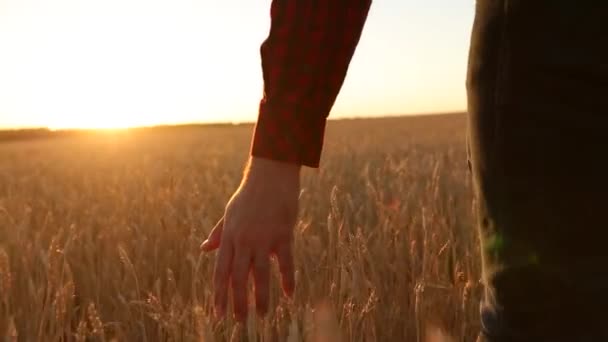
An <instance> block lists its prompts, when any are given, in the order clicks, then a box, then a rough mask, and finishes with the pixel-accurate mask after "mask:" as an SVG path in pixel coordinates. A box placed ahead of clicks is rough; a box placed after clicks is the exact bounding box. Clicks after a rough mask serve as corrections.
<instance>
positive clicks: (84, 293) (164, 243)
mask: <svg viewBox="0 0 608 342" xmlns="http://www.w3.org/2000/svg"><path fill="white" fill-rule="evenodd" d="M464 127H465V121H464V117H463V116H461V115H453V116H442V117H427V118H415V119H399V118H395V119H377V120H356V121H344V122H333V123H331V124H330V125H329V129H328V135H327V144H326V148H325V151H324V158H323V162H322V167H321V169H319V170H307V171H306V172H305V174H304V180H303V191H302V195H301V197H302V202H301V203H302V204H301V215H300V221H299V222H298V224H297V227H296V234H295V235H296V239H295V258H296V265H297V269H298V271H297V290H296V296H295V299H294V301H293V302H291V303H288V302H286V301H285V300H284V299H283V298H281V297H280V295H279V293H280V292H279V289H278V287H277V282H276V279H275V281H274V284H273V289H272V291H273V296H272V299H273V301H274V302H273V303H272V304H273V305H275V306H276V310H274V311H273V312H272V313H271V314H270V315H269V316H268V317H266V318H265V319H264V320H259V319H257V318H255V317H254V316H253V315H252V316H251V317H250V319H249V322H248V323H247V325H246V326H238V325H236V324H235V323H234V322H233V321H231V320H228V321H223V322H217V321H215V320H214V319H213V318H212V316H211V315H210V312H211V310H210V301H211V295H212V288H211V273H212V266H213V262H214V256H203V255H201V254H200V253H199V250H198V245H199V244H200V242H201V241H202V240H203V238H204V237H205V236H206V233H207V232H208V230H209V229H210V228H211V227H212V226H213V225H214V223H215V221H216V220H217V219H218V218H219V217H220V215H221V213H222V209H223V206H224V204H225V202H226V200H227V199H228V197H229V196H230V194H231V193H232V191H234V189H235V187H236V186H237V184H238V182H239V180H240V175H241V170H242V165H243V163H244V161H245V159H246V158H247V153H248V144H249V138H250V134H251V126H238V127H225V128H222V127H202V128H196V127H193V128H184V129H181V130H179V131H174V130H167V131H163V130H154V131H150V132H148V131H136V132H122V133H113V134H110V133H108V134H98V135H91V136H83V137H72V138H65V139H51V140H38V141H23V142H13V143H3V144H0V340H2V338H6V340H7V341H17V340H18V341H241V340H246V341H290V342H292V341H294V342H295V341H337V340H344V341H438V340H444V341H471V340H474V338H475V336H476V334H477V331H478V324H477V318H478V317H477V303H478V300H479V294H480V286H479V261H478V253H477V239H476V236H475V228H474V225H473V219H472V198H471V193H470V192H471V191H470V188H471V186H470V181H469V175H468V173H467V168H466V155H465V147H464V134H465V129H464Z"/></svg>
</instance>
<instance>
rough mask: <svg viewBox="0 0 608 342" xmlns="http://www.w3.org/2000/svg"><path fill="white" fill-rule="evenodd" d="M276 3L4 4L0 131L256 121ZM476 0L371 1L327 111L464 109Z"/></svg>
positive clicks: (79, 0)
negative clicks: (263, 52)
mask: <svg viewBox="0 0 608 342" xmlns="http://www.w3.org/2000/svg"><path fill="white" fill-rule="evenodd" d="M269 8H270V0H263V1H255V0H213V1H211V0H53V1H48V0H0V128H15V127H40V126H45V127H51V128H73V127H78V128H108V127H126V126H134V125H154V124H175V123H187V122H218V121H222V122H225V121H228V122H241V121H254V120H255V119H256V116H257V106H258V102H259V100H260V97H261V93H262V76H261V67H260V55H259V46H260V44H261V43H262V41H263V40H264V39H265V38H266V36H267V34H268V29H269V25H270V18H269ZM473 13H474V0H376V1H374V3H373V4H372V8H371V10H370V14H369V18H368V21H367V23H366V26H365V29H364V32H363V35H362V37H361V41H360V44H359V46H358V48H357V51H356V53H355V57H354V58H353V61H352V63H351V67H350V69H349V73H348V76H347V78H346V81H345V84H344V87H343V88H342V91H341V93H340V95H339V97H338V100H337V102H336V104H335V106H334V108H333V110H332V114H331V117H332V118H338V117H352V116H373V115H386V114H409V113H430V112H446V111H459V110H464V108H465V104H466V101H465V99H466V98H465V87H464V85H465V72H466V60H467V53H468V43H469V35H470V29H471V25H472V21H473Z"/></svg>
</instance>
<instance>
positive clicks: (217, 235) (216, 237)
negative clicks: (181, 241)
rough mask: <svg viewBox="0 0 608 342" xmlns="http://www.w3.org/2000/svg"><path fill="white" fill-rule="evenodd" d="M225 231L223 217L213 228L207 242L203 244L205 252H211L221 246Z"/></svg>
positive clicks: (202, 247)
mask: <svg viewBox="0 0 608 342" xmlns="http://www.w3.org/2000/svg"><path fill="white" fill-rule="evenodd" d="M223 231H224V218H223V217H222V218H221V219H220V220H219V221H218V223H217V224H216V225H215V227H213V229H212V230H211V233H210V234H209V237H208V238H207V240H205V241H203V243H202V244H201V249H202V250H203V252H210V251H212V250H215V249H216V248H218V247H219V246H220V242H221V241H222V232H223Z"/></svg>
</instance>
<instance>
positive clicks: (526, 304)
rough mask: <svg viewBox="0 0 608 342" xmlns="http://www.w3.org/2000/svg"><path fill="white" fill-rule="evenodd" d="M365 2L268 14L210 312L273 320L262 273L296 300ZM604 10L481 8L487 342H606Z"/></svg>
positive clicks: (476, 86)
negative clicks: (298, 240) (311, 201)
mask: <svg viewBox="0 0 608 342" xmlns="http://www.w3.org/2000/svg"><path fill="white" fill-rule="evenodd" d="M370 6H371V0H332V1H313V0H310V1H295V0H273V1H272V5H271V28H270V33H269V35H268V38H267V39H266V40H265V41H264V43H263V44H262V46H261V58H262V68H263V79H264V95H263V98H262V100H261V102H260V107H259V117H258V121H257V124H256V127H255V132H254V135H253V139H252V145H251V158H250V161H249V163H248V165H247V167H246V170H245V173H244V176H243V180H242V182H241V184H240V186H239V188H238V189H237V190H236V192H235V193H234V195H233V196H232V197H231V199H230V200H229V202H228V204H227V205H226V209H225V213H224V216H223V218H222V219H221V220H220V221H219V222H218V224H217V225H216V226H215V228H214V229H213V230H212V232H211V233H210V235H209V237H208V238H207V240H205V242H203V244H202V245H201V248H202V250H203V251H206V252H209V251H212V250H215V249H219V251H218V255H217V259H216V265H215V272H214V287H215V299H214V301H215V302H214V303H215V304H214V305H215V309H216V312H217V313H218V314H219V315H223V314H225V312H226V305H227V297H228V289H229V288H232V296H233V304H234V313H235V315H236V317H237V318H238V319H240V320H243V319H245V317H246V314H247V282H248V276H249V272H250V270H251V272H252V273H253V279H254V283H255V297H256V298H255V299H256V310H257V311H258V312H259V314H262V315H263V314H265V313H266V312H267V310H268V296H269V290H268V283H269V274H270V266H269V264H270V261H269V258H270V256H271V255H272V254H275V255H276V256H277V259H278V264H279V270H280V273H281V279H282V286H283V289H284V291H285V293H286V294H287V295H291V294H292V293H293V290H294V264H293V256H292V238H293V227H294V225H295V222H296V217H297V213H298V195H299V191H300V169H301V167H302V166H309V167H318V166H319V160H320V155H321V150H322V147H323V135H324V129H325V124H326V119H327V116H328V115H329V112H330V110H331V108H332V106H333V103H334V101H335V99H336V97H337V95H338V93H339V91H340V88H341V86H342V83H343V81H344V78H345V76H346V72H347V70H348V65H349V63H350V60H351V58H352V56H353V54H354V52H355V49H356V46H357V44H358V41H359V38H360V36H361V32H362V30H363V27H364V24H365V21H366V18H367V14H368V11H369V9H370ZM606 18H608V3H606V2H602V1H590V0H581V1H578V2H571V1H565V0H537V1H523V0H477V1H476V4H475V20H474V23H473V29H472V34H471V42H470V50H469V62H468V73H467V80H466V88H467V101H468V154H469V167H470V170H471V174H472V177H473V180H474V182H473V183H474V192H475V196H476V199H477V200H476V205H477V216H478V217H477V219H478V224H477V226H478V232H479V238H480V246H481V255H482V259H481V260H480V262H481V265H482V281H483V284H484V287H485V290H484V295H483V298H482V302H481V305H480V308H481V311H480V313H481V315H480V316H481V327H482V329H481V330H482V331H481V337H480V339H481V340H483V341H489V342H496V341H608V324H605V323H606V322H608V310H607V309H606V308H608V272H607V271H606V265H608V246H607V245H606V244H607V243H608V223H607V222H608V220H607V219H606V218H605V216H603V215H602V214H603V210H605V209H606V207H607V201H606V197H607V196H608V160H607V159H608V153H607V148H608V145H607V144H608V141H607V138H608V96H607V95H608V44H607V39H608V38H607V37H608V24H607V23H608V22H607V21H606Z"/></svg>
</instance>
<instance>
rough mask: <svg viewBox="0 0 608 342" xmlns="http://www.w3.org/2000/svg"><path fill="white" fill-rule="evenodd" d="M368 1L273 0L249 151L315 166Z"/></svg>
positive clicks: (284, 160) (263, 46)
mask: <svg viewBox="0 0 608 342" xmlns="http://www.w3.org/2000/svg"><path fill="white" fill-rule="evenodd" d="M370 5H371V0H273V1H272V5H271V11H270V16H271V26H270V33H269V35H268V38H267V39H266V40H265V41H264V43H263V44H262V46H261V49H260V52H261V58H262V72H263V77H264V95H263V97H262V100H261V101H260V108H259V117H258V122H257V124H256V127H255V132H254V135H253V142H252V146H251V155H252V156H255V157H262V158H267V159H272V160H278V161H283V162H289V163H295V164H300V165H306V166H310V167H318V166H319V159H320V157H321V149H322V147H323V136H324V132H325V122H326V120H327V116H328V115H329V112H330V110H331V108H332V106H333V104H334V102H335V100H336V97H337V95H338V92H339V91H340V88H341V87H342V83H343V82H344V78H345V77H346V72H347V69H348V65H349V63H350V60H351V58H352V56H353V53H354V51H355V48H356V46H357V44H358V42H359V38H360V36H361V31H362V30H363V25H364V23H365V20H366V18H367V13H368V11H369V7H370Z"/></svg>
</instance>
